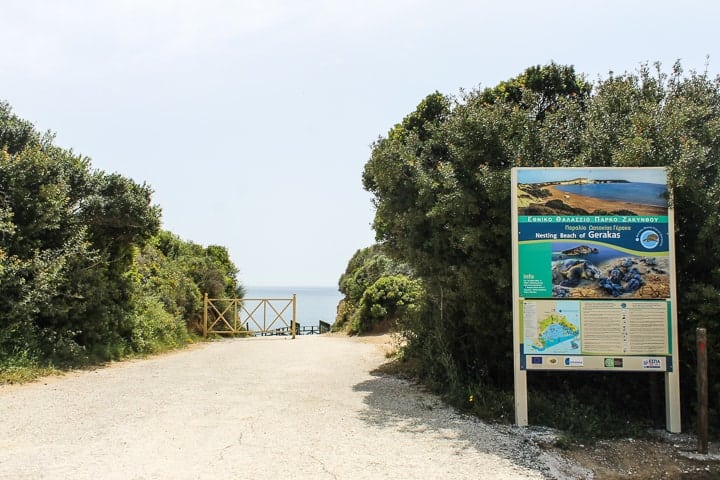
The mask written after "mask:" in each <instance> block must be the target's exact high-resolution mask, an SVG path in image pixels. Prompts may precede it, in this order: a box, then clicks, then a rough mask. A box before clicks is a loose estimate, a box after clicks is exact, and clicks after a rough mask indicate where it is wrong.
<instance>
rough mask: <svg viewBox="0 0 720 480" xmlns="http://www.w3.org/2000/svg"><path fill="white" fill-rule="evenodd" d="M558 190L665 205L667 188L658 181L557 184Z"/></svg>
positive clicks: (587, 195)
mask: <svg viewBox="0 0 720 480" xmlns="http://www.w3.org/2000/svg"><path fill="white" fill-rule="evenodd" d="M556 188H557V189H558V190H561V191H563V192H567V193H574V194H575V195H583V196H586V197H594V198H602V199H603V200H616V201H621V202H631V203H638V204H640V205H653V206H657V207H667V199H666V198H665V196H666V194H667V188H666V186H665V185H662V184H659V183H642V182H631V183H591V184H588V185H558V186H557V187H556Z"/></svg>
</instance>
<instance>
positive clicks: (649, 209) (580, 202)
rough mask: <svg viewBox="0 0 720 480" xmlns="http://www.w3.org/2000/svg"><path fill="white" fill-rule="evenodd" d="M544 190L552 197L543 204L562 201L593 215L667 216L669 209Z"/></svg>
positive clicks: (554, 188) (546, 188)
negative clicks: (604, 213)
mask: <svg viewBox="0 0 720 480" xmlns="http://www.w3.org/2000/svg"><path fill="white" fill-rule="evenodd" d="M544 189H545V190H547V191H548V192H550V194H551V196H550V197H547V198H543V202H542V203H547V202H548V201H549V200H561V201H563V202H564V203H565V204H567V205H570V206H571V207H574V208H582V209H583V210H585V211H586V212H588V213H592V212H594V211H595V210H605V211H608V212H615V211H620V210H629V211H632V212H634V213H635V214H636V215H667V208H662V207H654V206H652V205H641V204H638V203H628V202H619V201H613V200H603V199H601V198H595V197H585V196H583V195H575V194H572V193H567V192H563V191H562V190H558V189H557V188H556V187H555V186H547V187H544Z"/></svg>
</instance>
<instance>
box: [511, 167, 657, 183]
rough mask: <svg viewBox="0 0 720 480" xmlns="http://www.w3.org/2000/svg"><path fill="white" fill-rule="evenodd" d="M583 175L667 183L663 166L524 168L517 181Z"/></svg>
mask: <svg viewBox="0 0 720 480" xmlns="http://www.w3.org/2000/svg"><path fill="white" fill-rule="evenodd" d="M578 177H584V178H591V179H593V180H626V181H628V182H639V183H656V184H661V185H663V184H667V174H666V173H665V169H664V168H658V167H654V168H623V169H618V168H602V167H589V168H566V169H558V170H549V169H546V168H525V169H522V170H520V171H519V172H518V183H543V182H551V181H552V182H557V181H562V180H572V179H574V178H578Z"/></svg>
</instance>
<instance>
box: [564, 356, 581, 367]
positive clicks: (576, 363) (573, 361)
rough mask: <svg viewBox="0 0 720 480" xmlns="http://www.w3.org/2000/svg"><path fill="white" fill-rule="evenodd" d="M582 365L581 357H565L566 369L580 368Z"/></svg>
mask: <svg viewBox="0 0 720 480" xmlns="http://www.w3.org/2000/svg"><path fill="white" fill-rule="evenodd" d="M583 365H584V363H583V358H582V357H565V366H566V367H582V366H583Z"/></svg>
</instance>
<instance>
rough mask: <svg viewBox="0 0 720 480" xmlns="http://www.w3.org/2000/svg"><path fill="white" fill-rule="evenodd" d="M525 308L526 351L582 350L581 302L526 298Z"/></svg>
mask: <svg viewBox="0 0 720 480" xmlns="http://www.w3.org/2000/svg"><path fill="white" fill-rule="evenodd" d="M523 310H524V312H523V322H524V330H525V353H536V354H564V355H568V354H579V353H580V302H578V301H557V302H525V305H524V308H523Z"/></svg>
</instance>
